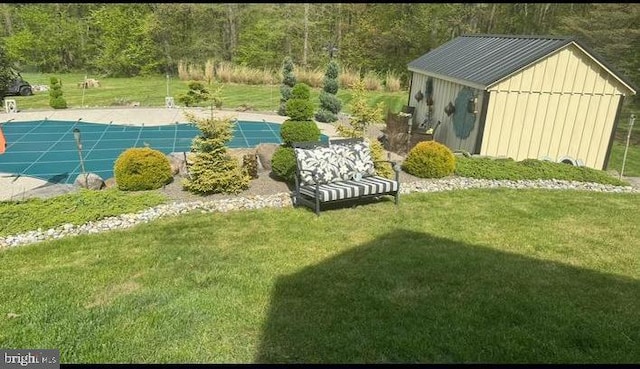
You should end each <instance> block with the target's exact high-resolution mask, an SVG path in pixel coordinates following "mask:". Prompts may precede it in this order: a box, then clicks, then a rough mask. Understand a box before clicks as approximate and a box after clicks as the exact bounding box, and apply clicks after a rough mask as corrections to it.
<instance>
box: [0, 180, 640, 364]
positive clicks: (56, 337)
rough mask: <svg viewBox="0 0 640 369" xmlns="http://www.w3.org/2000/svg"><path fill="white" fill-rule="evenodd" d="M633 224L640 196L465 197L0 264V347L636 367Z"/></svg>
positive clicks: (126, 239)
mask: <svg viewBox="0 0 640 369" xmlns="http://www.w3.org/2000/svg"><path fill="white" fill-rule="evenodd" d="M639 218H640V195H639V194H604V193H594V192H578V191H544V190H507V189H501V190H466V191H455V192H442V193H428V194H412V195H406V196H402V198H401V204H400V206H399V207H395V206H394V205H393V204H392V202H391V201H384V202H382V203H376V204H370V205H366V206H361V207H357V208H343V209H339V210H331V211H326V212H323V213H322V215H321V216H320V217H319V218H316V216H315V215H314V214H313V213H312V212H311V211H309V210H308V209H291V208H288V209H269V210H260V211H244V212H233V213H226V214H191V215H185V216H181V217H176V218H168V219H163V220H159V221H155V222H153V223H150V224H143V225H139V226H137V227H135V228H133V229H129V230H125V231H116V232H110V233H105V234H99V235H91V236H89V235H87V236H79V237H75V238H68V239H63V240H58V241H51V242H45V243H41V244H36V245H31V246H24V247H19V248H14V249H8V250H3V251H0V265H2V268H0V296H2V297H3V298H2V299H0V347H5V348H24V347H38V348H56V349H60V352H61V359H62V362H63V363H97V362H105V363H121V362H124V363H128V362H138V363H142V362H144V363H184V362H204V363H251V362H345V363H350V362H427V363H433V362H437V363H450V362H454V363H460V362H483V363H504V362H519V363H640V345H638V343H639V342H640V313H639V312H640V247H639V246H638V245H640V230H639V228H638V222H637V220H638V219H639ZM8 314H16V315H17V316H14V315H8Z"/></svg>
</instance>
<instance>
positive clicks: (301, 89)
mask: <svg viewBox="0 0 640 369" xmlns="http://www.w3.org/2000/svg"><path fill="white" fill-rule="evenodd" d="M291 98H292V99H302V100H309V99H310V98H311V89H310V88H309V86H308V85H307V84H305V83H296V84H295V85H294V86H293V89H292V90H291Z"/></svg>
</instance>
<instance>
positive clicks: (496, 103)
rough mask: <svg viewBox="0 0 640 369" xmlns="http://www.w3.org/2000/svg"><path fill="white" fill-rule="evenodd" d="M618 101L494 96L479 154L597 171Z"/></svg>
mask: <svg viewBox="0 0 640 369" xmlns="http://www.w3.org/2000/svg"><path fill="white" fill-rule="evenodd" d="M619 99H620V96H617V95H609V96H607V95H596V96H592V95H579V94H551V93H545V94H536V93H520V94H518V93H504V92H502V93H501V92H492V93H491V94H490V99H489V106H488V107H487V120H486V125H485V137H484V139H483V141H482V147H481V150H480V154H481V155H489V156H495V157H505V156H506V157H510V158H513V159H514V160H518V161H519V160H523V159H527V158H533V159H543V158H548V159H551V160H553V161H559V160H561V159H563V158H564V157H570V158H572V159H574V160H577V159H579V160H581V161H582V162H583V163H584V165H585V166H588V167H591V168H597V169H600V168H602V165H603V163H604V159H605V155H606V151H607V146H608V143H609V136H610V134H611V129H612V128H613V119H615V115H616V110H617V102H618V100H619ZM543 106H544V107H545V109H543V108H542V107H543ZM518 111H520V113H518ZM558 122H564V124H558Z"/></svg>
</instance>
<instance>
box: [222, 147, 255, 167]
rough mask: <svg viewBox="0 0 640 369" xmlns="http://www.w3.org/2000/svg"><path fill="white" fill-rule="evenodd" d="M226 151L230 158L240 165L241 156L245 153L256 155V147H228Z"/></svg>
mask: <svg viewBox="0 0 640 369" xmlns="http://www.w3.org/2000/svg"><path fill="white" fill-rule="evenodd" d="M227 152H228V153H229V155H230V156H231V157H232V158H234V159H236V161H237V162H238V166H240V167H242V158H243V157H244V156H245V155H247V154H250V155H256V149H229V150H228V151H227Z"/></svg>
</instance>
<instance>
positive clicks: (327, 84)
mask: <svg viewBox="0 0 640 369" xmlns="http://www.w3.org/2000/svg"><path fill="white" fill-rule="evenodd" d="M338 86H339V83H338V80H337V79H333V78H325V79H324V86H323V87H322V90H323V91H324V92H326V93H329V94H332V95H335V94H336V93H338Z"/></svg>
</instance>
